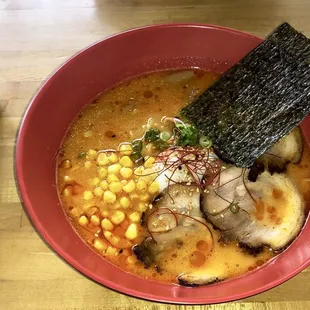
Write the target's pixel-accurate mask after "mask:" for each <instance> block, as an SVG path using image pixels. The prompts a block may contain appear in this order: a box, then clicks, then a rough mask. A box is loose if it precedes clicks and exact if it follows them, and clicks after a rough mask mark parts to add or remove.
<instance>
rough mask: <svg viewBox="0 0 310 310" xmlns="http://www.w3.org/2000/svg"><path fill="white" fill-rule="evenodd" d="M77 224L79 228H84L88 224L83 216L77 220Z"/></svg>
mask: <svg viewBox="0 0 310 310" xmlns="http://www.w3.org/2000/svg"><path fill="white" fill-rule="evenodd" d="M79 224H80V225H81V226H86V225H87V224H88V218H87V217H86V216H85V215H82V216H81V217H80V218H79Z"/></svg>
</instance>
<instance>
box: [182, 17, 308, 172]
mask: <svg viewBox="0 0 310 310" xmlns="http://www.w3.org/2000/svg"><path fill="white" fill-rule="evenodd" d="M309 113H310V40H309V39H307V38H306V37H305V36H304V35H303V34H301V33H299V32H297V31H296V30H295V29H294V28H293V27H291V26H290V25H289V24H288V23H283V24H282V25H280V26H279V27H278V28H277V29H275V30H274V32H272V33H271V34H270V35H269V36H268V37H267V38H266V40H264V41H263V42H262V43H261V44H260V45H258V46H257V47H256V48H255V49H254V50H252V51H251V52H250V53H249V54H248V55H247V56H245V57H244V58H243V59H242V60H241V61H240V62H239V63H237V64H236V65H234V66H233V67H232V68H230V69H229V70H228V71H226V72H225V73H224V74H223V75H222V77H221V78H220V79H219V80H218V81H216V82H215V83H214V84H213V85H212V86H211V87H210V88H208V89H207V90H206V91H205V92H204V93H203V94H202V95H201V96H200V97H198V98H197V99H196V100H195V101H194V102H192V103H191V104H189V105H188V106H186V107H185V108H183V109H182V110H181V115H182V116H184V117H185V118H186V119H187V120H188V121H190V122H191V123H193V124H194V125H195V126H196V127H197V128H198V130H199V131H200V132H201V133H202V134H204V135H206V136H208V137H209V138H211V140H212V142H213V145H214V148H215V151H216V152H217V154H218V155H219V156H220V157H221V158H222V159H223V160H224V161H226V162H229V163H234V164H235V165H237V166H239V167H249V166H251V165H252V164H253V163H254V161H255V159H257V158H258V157H259V156H260V155H262V154H263V153H264V152H265V151H266V150H267V149H269V148H270V147H271V146H272V145H273V144H274V143H275V142H277V141H278V140H279V139H280V138H281V137H283V136H284V135H286V134H287V133H289V132H290V131H291V130H292V129H293V128H294V127H296V126H297V125H298V124H299V123H300V122H301V121H302V120H303V119H304V118H305V117H306V116H307V115H308V114H309Z"/></svg>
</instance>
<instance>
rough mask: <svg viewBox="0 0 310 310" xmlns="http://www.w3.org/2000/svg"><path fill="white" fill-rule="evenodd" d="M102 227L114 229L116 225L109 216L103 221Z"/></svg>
mask: <svg viewBox="0 0 310 310" xmlns="http://www.w3.org/2000/svg"><path fill="white" fill-rule="evenodd" d="M101 227H102V229H104V230H113V229H114V225H113V224H112V223H111V221H110V220H108V219H107V218H105V219H103V220H102V221H101Z"/></svg>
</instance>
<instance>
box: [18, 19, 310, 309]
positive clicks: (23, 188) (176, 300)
mask: <svg viewBox="0 0 310 310" xmlns="http://www.w3.org/2000/svg"><path fill="white" fill-rule="evenodd" d="M154 28H204V29H211V30H212V29H213V30H223V31H225V32H229V33H232V34H237V35H239V36H243V37H247V38H249V37H250V38H255V39H259V40H261V41H262V40H263V39H262V38H259V37H257V36H255V35H253V34H251V33H248V32H245V31H241V30H236V29H232V28H229V27H224V26H218V25H214V24H202V23H163V24H151V25H146V26H142V27H135V28H131V29H129V30H125V31H121V32H117V33H115V34H112V35H109V36H106V37H104V38H103V39H101V40H98V41H96V42H94V43H92V44H90V45H88V46H87V47H85V48H83V49H81V50H80V51H78V52H76V53H75V54H74V55H72V56H71V57H69V58H68V59H67V60H66V61H65V62H64V63H63V64H61V65H60V66H58V67H57V68H56V69H55V70H53V71H52V72H51V73H50V74H49V75H48V76H47V77H46V79H45V80H44V81H43V82H42V84H41V85H40V86H39V88H38V90H37V91H36V92H35V93H34V95H33V97H32V98H31V99H30V101H29V104H28V106H27V107H26V109H25V112H24V114H23V116H22V119H21V121H20V124H19V128H18V130H17V135H16V143H15V147H14V176H15V183H16V188H17V192H18V195H19V198H20V203H21V205H22V207H23V210H24V212H25V213H26V215H27V217H28V219H29V221H30V222H31V224H32V227H33V228H34V230H35V231H36V232H37V234H38V235H39V236H40V238H41V239H42V241H43V242H44V243H45V244H46V245H47V246H48V247H49V248H50V249H51V250H52V251H53V252H54V253H55V254H57V256H58V257H59V258H61V259H62V260H63V261H64V262H65V263H66V264H67V265H68V266H70V267H72V268H74V269H75V270H76V271H77V272H79V273H81V274H82V275H84V276H85V277H86V278H88V279H90V280H92V281H93V282H95V283H97V284H100V285H103V286H105V287H106V288H109V289H112V290H114V291H116V292H118V293H122V294H125V295H128V296H131V297H136V298H140V299H144V300H150V301H154V302H163V303H171V304H187V305H206V304H216V303H224V302H230V301H235V300H239V299H243V298H246V297H250V296H254V295H257V294H259V293H262V292H266V291H268V290H270V289H272V288H274V287H276V286H278V285H280V284H282V283H284V282H286V281H287V280H289V279H291V278H292V277H294V276H295V275H297V274H298V273H300V272H301V271H302V270H304V269H305V268H307V267H308V266H309V265H310V259H308V260H306V261H304V263H303V264H301V265H300V266H298V267H297V268H295V269H294V270H293V271H291V272H289V273H287V274H286V275H284V276H282V277H281V279H278V280H275V281H271V282H269V283H268V284H266V285H263V286H260V287H258V288H256V289H252V290H250V291H246V292H242V293H239V294H236V293H232V294H230V293H228V294H227V295H226V296H225V297H222V296H221V297H213V298H212V299H210V298H208V297H207V298H195V297H192V298H190V297H187V296H186V297H184V296H177V297H174V296H157V295H156V292H154V293H144V292H141V291H139V290H138V289H132V288H128V287H124V286H122V283H117V282H114V281H109V280H105V279H103V278H101V277H97V276H96V275H94V274H93V273H92V272H89V271H88V269H87V268H85V267H84V266H83V265H81V264H80V263H78V262H77V261H76V260H74V259H72V258H71V256H70V255H68V254H67V253H66V251H63V250H62V249H61V248H60V247H59V246H58V244H57V242H55V241H54V240H53V238H52V237H50V235H49V233H48V231H47V230H45V229H44V227H43V226H42V225H41V223H40V220H39V219H38V218H37V216H36V213H35V210H34V209H33V207H32V203H31V201H30V199H29V197H28V194H27V185H26V184H25V182H24V178H23V168H22V165H21V160H20V159H21V158H22V153H23V139H24V136H25V130H24V127H25V124H26V123H27V122H28V121H29V118H28V116H29V115H30V114H31V112H32V109H33V108H34V106H35V104H36V101H37V100H38V98H39V97H40V95H41V92H42V91H43V90H44V89H45V88H47V87H48V86H49V84H50V83H51V82H52V81H53V80H54V79H55V76H56V74H57V73H58V71H61V70H63V69H64V68H65V67H66V66H67V65H68V64H69V63H71V62H72V61H73V60H75V59H77V58H78V57H79V56H80V55H81V54H83V53H84V52H85V51H89V50H90V49H92V48H94V47H95V46H97V45H98V44H101V43H103V42H105V41H107V40H114V39H116V38H119V37H123V36H127V35H130V34H131V33H133V32H139V31H145V30H148V29H154ZM306 222H308V220H307V221H306ZM304 225H306V223H305V224H304ZM123 272H126V271H123ZM141 281H145V279H143V278H141ZM206 288H207V286H206Z"/></svg>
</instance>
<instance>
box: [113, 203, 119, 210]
mask: <svg viewBox="0 0 310 310" xmlns="http://www.w3.org/2000/svg"><path fill="white" fill-rule="evenodd" d="M112 208H113V209H114V210H116V209H120V208H121V204H120V203H119V201H116V202H114V203H113V205H112Z"/></svg>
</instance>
